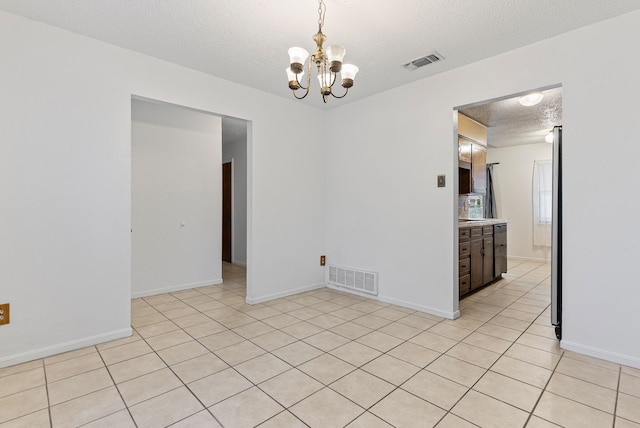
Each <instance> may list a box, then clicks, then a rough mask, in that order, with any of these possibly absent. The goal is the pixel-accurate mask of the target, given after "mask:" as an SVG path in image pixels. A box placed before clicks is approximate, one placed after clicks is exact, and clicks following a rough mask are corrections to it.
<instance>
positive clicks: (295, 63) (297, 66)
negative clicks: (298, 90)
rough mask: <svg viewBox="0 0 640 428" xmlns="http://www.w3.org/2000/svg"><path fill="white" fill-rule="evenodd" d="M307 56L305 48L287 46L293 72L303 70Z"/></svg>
mask: <svg viewBox="0 0 640 428" xmlns="http://www.w3.org/2000/svg"><path fill="white" fill-rule="evenodd" d="M308 57H309V52H307V51H306V49H303V48H299V47H293V48H289V64H291V70H292V71H293V72H294V73H295V74H300V73H302V72H303V70H304V62H305V61H306V60H307V58H308Z"/></svg>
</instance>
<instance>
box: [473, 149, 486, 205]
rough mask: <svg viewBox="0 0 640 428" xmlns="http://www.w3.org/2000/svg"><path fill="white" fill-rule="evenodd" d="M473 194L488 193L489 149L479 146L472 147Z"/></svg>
mask: <svg viewBox="0 0 640 428" xmlns="http://www.w3.org/2000/svg"><path fill="white" fill-rule="evenodd" d="M471 192H472V193H482V194H484V193H487V148H486V147H484V146H481V145H479V144H472V147H471Z"/></svg>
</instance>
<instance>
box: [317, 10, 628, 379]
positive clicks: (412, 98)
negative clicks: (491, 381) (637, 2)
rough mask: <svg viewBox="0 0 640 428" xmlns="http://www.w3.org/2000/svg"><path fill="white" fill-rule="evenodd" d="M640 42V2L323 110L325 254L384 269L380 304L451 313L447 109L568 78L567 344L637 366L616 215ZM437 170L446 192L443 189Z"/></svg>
mask: <svg viewBox="0 0 640 428" xmlns="http://www.w3.org/2000/svg"><path fill="white" fill-rule="evenodd" d="M639 39H640V13H639V12H635V13H631V14H628V15H624V16H621V17H619V18H616V19H613V20H609V21H605V22H603V23H600V24H596V25H593V26H590V27H586V28H584V29H580V30H577V31H574V32H571V33H567V34H565V35H561V36H558V37H555V38H553V39H549V40H546V41H543V42H540V43H536V44H534V45H530V46H527V47H524V48H521V49H517V50H514V51H512V52H508V53H506V54H503V55H499V56H496V57H492V58H488V59H485V60H483V61H479V62H477V63H474V64H471V65H469V66H465V67H460V68H457V69H455V70H452V71H449V72H445V73H441V74H439V75H436V76H434V77H431V78H428V79H425V80H422V81H418V82H415V83H413V84H410V85H406V86H404V87H401V88H398V89H395V90H392V91H388V92H383V93H381V94H378V95H376V96H374V97H370V98H367V99H364V100H361V101H356V102H353V103H350V104H346V105H343V106H340V107H338V108H336V109H333V110H330V111H328V112H327V113H326V115H325V116H326V123H327V124H331V126H330V127H327V128H326V129H327V135H326V142H325V144H326V146H327V149H326V153H327V159H326V162H327V166H328V168H327V180H326V182H327V204H326V207H327V208H326V224H327V226H326V228H327V258H328V262H330V263H332V264H337V265H346V266H354V267H360V268H363V269H369V270H373V271H378V272H380V284H379V285H380V297H381V299H383V300H387V301H394V302H400V303H403V304H407V305H408V306H413V307H420V308H423V309H425V310H428V311H431V312H434V313H441V314H446V315H448V316H455V313H456V310H457V309H458V302H457V286H455V284H456V283H457V264H455V263H454V260H457V237H456V232H457V223H456V222H455V208H456V198H457V183H456V171H455V170H454V166H455V155H456V145H455V137H454V130H453V126H452V124H453V120H452V111H453V109H454V108H455V107H457V106H462V105H467V104H471V103H475V102H481V101H484V100H490V99H494V98H498V97H502V96H505V95H509V94H516V93H520V92H524V91H527V90H531V89H533V88H542V87H546V86H550V85H556V84H559V83H561V84H562V86H563V116H564V123H563V130H564V132H563V144H564V146H563V147H564V156H563V162H564V164H563V165H564V171H563V172H564V175H563V177H564V271H563V276H564V298H565V300H564V315H563V319H564V327H563V329H564V332H563V335H564V336H563V340H562V346H563V347H565V348H567V349H572V350H575V351H578V352H583V353H588V354H590V355H595V356H600V357H604V358H606V359H610V360H616V361H621V362H624V363H626V364H630V365H634V366H636V367H640V341H638V340H637V339H636V338H637V327H636V326H637V315H636V314H637V311H636V302H637V301H638V300H640V288H638V287H637V286H636V285H635V282H634V280H633V278H635V276H636V273H635V269H634V267H635V264H636V261H637V259H638V258H639V257H640V250H639V249H638V247H637V246H636V245H635V241H634V239H633V238H632V236H634V235H633V232H632V230H633V228H632V227H631V226H630V223H629V222H628V221H626V219H622V217H621V214H623V213H628V212H629V209H628V201H629V197H628V196H629V191H630V188H629V183H633V182H635V181H637V171H636V170H634V169H633V168H626V167H622V166H624V165H625V164H626V163H627V161H626V159H634V158H637V157H640V145H638V144H636V142H635V140H634V139H633V138H632V136H633V135H635V134H636V130H637V126H636V123H637V105H636V104H637V103H636V100H637V98H638V96H640V79H638V78H637V70H638V69H639V67H640V59H639V58H638V56H637V55H630V54H629V52H633V51H634V49H635V44H636V41H637V40H639ZM593 52H607V60H606V61H594V60H593ZM354 90H355V89H354ZM439 173H446V174H447V175H448V177H447V178H448V180H447V187H446V188H437V187H436V176H437V174H439ZM605 178H606V179H605ZM586 200H588V201H593V203H592V204H590V205H587V204H585V201H586Z"/></svg>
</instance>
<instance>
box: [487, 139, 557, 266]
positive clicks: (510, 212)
mask: <svg viewBox="0 0 640 428" xmlns="http://www.w3.org/2000/svg"><path fill="white" fill-rule="evenodd" d="M552 158H553V145H552V144H547V143H540V144H526V145H522V146H513V147H504V148H493V147H490V148H489V149H488V150H487V162H489V163H492V162H499V163H500V165H494V167H493V187H494V191H495V196H496V208H497V210H498V214H497V217H499V218H506V219H509V220H510V222H509V224H508V226H507V230H508V233H507V254H508V255H509V256H510V257H518V258H524V259H534V260H551V247H541V246H534V245H533V207H532V205H533V197H532V193H531V192H532V188H533V162H534V161H536V160H543V159H552Z"/></svg>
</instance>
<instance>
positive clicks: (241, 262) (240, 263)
mask: <svg viewBox="0 0 640 428" xmlns="http://www.w3.org/2000/svg"><path fill="white" fill-rule="evenodd" d="M231 263H232V264H234V265H238V266H244V267H247V262H243V261H240V260H231Z"/></svg>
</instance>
